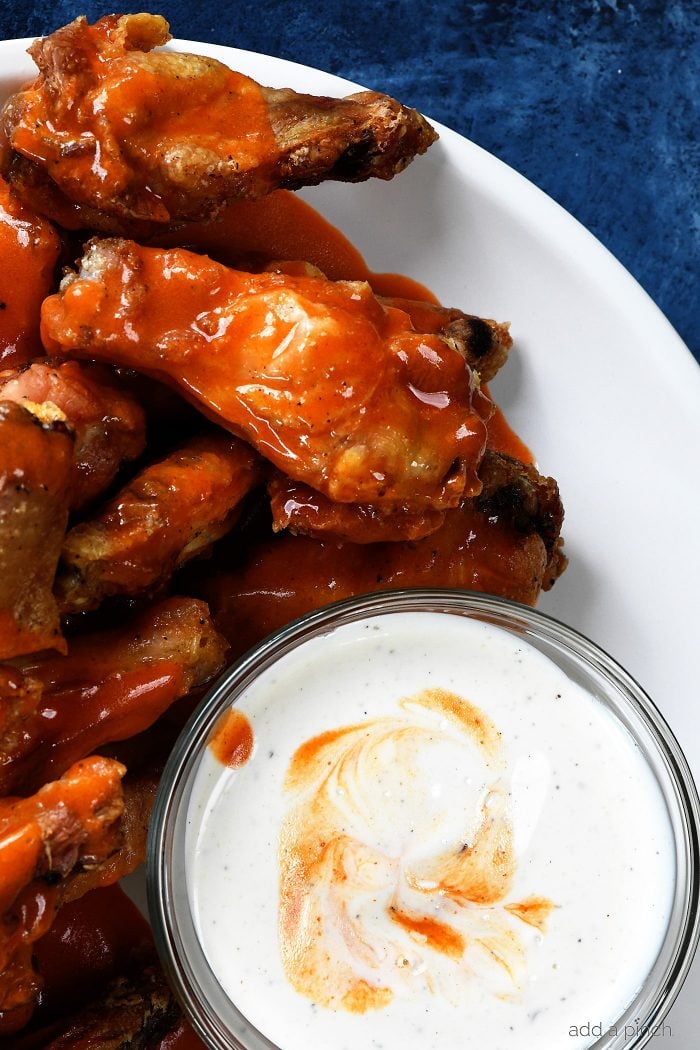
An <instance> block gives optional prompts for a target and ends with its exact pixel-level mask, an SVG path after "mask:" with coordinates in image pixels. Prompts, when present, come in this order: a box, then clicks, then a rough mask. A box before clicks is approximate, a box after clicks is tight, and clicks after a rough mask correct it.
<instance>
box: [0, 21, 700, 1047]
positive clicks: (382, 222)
mask: <svg viewBox="0 0 700 1050" xmlns="http://www.w3.org/2000/svg"><path fill="white" fill-rule="evenodd" d="M29 42H30V41H6V42H4V43H0V70H2V75H1V77H0V97H2V96H4V95H5V94H6V93H7V92H8V91H9V90H11V89H12V88H13V87H14V86H16V85H17V84H18V83H19V82H21V81H22V80H26V79H28V78H30V77H32V76H33V75H34V67H33V65H32V63H31V61H30V60H29V59H28V57H27V56H26V55H25V54H24V51H25V49H26V47H27V46H28V44H29ZM171 46H172V45H171ZM175 46H176V47H177V48H178V50H182V49H184V50H190V51H196V52H198V53H201V54H206V55H211V56H212V57H215V58H218V59H220V60H221V61H223V62H225V63H226V64H227V65H230V66H232V67H233V68H235V69H239V70H240V71H241V72H243V73H247V74H248V75H250V76H252V77H254V78H255V79H256V80H258V81H260V82H262V83H265V84H269V85H274V86H280V87H281V86H289V87H293V88H296V89H297V90H301V91H307V92H312V93H317V94H329V95H342V94H346V93H348V92H350V91H354V90H357V85H353V84H350V83H349V82H347V81H344V80H340V79H339V78H337V77H334V76H331V75H330V74H327V73H322V72H320V71H318V70H313V69H309V68H307V67H305V66H299V65H296V64H294V63H291V62H286V61H282V60H280V59H275V58H269V57H266V56H263V55H257V54H253V53H251V52H246V51H238V50H235V49H232V48H225V47H217V46H213V45H207V44H199V43H194V42H190V41H178V42H176V44H175ZM437 127H438V130H439V131H440V135H441V138H440V141H439V142H438V143H437V144H436V145H435V146H433V147H432V148H431V149H430V150H429V152H428V154H427V155H426V156H425V157H421V158H419V159H418V160H417V161H415V162H414V163H413V164H412V165H411V166H410V167H409V168H408V169H407V171H406V172H404V173H403V174H402V175H400V176H399V177H398V178H397V179H395V180H394V181H393V182H390V183H380V182H368V183H364V184H362V185H359V186H347V185H343V184H338V183H336V184H331V183H329V184H327V185H324V186H321V187H318V188H314V189H310V190H306V191H303V196H304V197H305V198H306V199H307V200H308V201H309V202H310V203H311V204H313V205H314V207H316V208H317V209H318V210H319V211H320V212H322V213H323V214H324V215H325V216H326V217H327V218H329V219H330V220H331V221H332V222H333V223H335V224H336V225H337V226H338V227H339V228H340V229H341V230H342V231H343V232H344V233H345V234H346V235H347V236H348V237H349V238H350V240H351V241H352V242H353V243H354V244H355V245H356V246H357V247H358V248H359V249H360V251H361V252H362V254H363V255H364V257H365V259H366V261H367V263H368V265H369V266H370V268H371V269H373V270H376V271H394V272H396V271H399V272H401V273H405V274H408V275H410V276H411V277H415V278H417V279H418V280H419V281H422V282H423V283H425V284H427V285H428V286H429V287H430V288H431V289H432V290H433V291H434V292H435V293H436V294H437V295H438V296H439V297H440V299H441V300H442V301H443V302H444V303H446V304H448V305H453V306H459V307H461V308H463V309H465V310H467V311H469V312H472V313H477V314H482V315H484V316H488V317H495V318H497V319H499V320H510V322H511V325H512V327H511V331H512V334H513V336H514V339H515V343H516V347H515V350H514V352H513V355H512V357H511V360H510V361H509V363H508V365H507V366H506V368H505V370H504V372H503V374H502V375H501V376H499V377H498V378H497V380H496V381H494V383H493V384H492V390H493V392H494V394H495V396H496V398H497V400H498V401H499V403H500V404H501V405H502V407H503V408H504V409H505V411H506V414H507V416H508V418H509V420H510V421H511V423H512V424H513V426H514V427H515V429H516V430H517V431H518V433H519V434H520V435H521V436H522V437H523V438H524V439H525V441H526V442H527V443H528V444H529V445H530V446H531V448H532V449H533V451H534V452H535V455H536V457H537V460H538V463H539V466H540V469H541V470H542V471H543V472H544V473H548V474H552V475H553V476H554V477H556V478H557V479H558V481H559V485H560V488H561V493H562V498H563V501H564V505H565V508H566V522H565V537H566V547H567V552H568V555H569V558H570V565H569V568H568V569H567V571H566V573H565V574H564V576H563V577H562V578H561V580H559V582H558V583H557V584H556V586H555V588H554V590H553V591H552V592H550V594H548V595H545V596H543V598H542V601H541V603H540V608H542V609H543V610H545V611H546V612H549V613H551V614H553V615H554V616H557V617H558V618H559V619H561V620H564V621H565V622H566V623H569V624H571V625H572V626H574V627H576V628H578V629H579V630H581V631H583V632H584V634H587V635H588V636H589V637H590V638H592V639H594V640H595V641H596V642H598V643H599V644H600V645H601V646H602V647H603V648H605V649H607V650H608V652H610V653H611V654H612V655H613V656H614V657H615V658H616V659H617V660H619V661H620V662H621V663H622V664H623V665H624V666H625V667H627V669H628V670H629V671H630V672H631V673H632V674H633V675H634V676H635V677H636V678H637V679H638V680H639V682H640V683H641V684H642V686H643V687H644V688H645V689H646V690H647V692H648V693H649V694H650V695H651V697H652V698H653V699H654V700H655V702H656V704H657V705H658V707H659V708H660V709H661V711H662V713H663V714H664V715H665V717H666V719H667V720H668V722H669V723H670V725H671V728H672V729H673V730H674V732H675V733H676V735H677V737H678V739H679V740H680V743H681V745H682V746H683V748H684V749H685V751H686V754H687V756H688V759H689V761H690V763H691V766H693V768H694V771H695V773H696V776H697V775H698V774H700V697H699V696H698V688H697V678H698V671H697V649H698V644H699V642H698V628H699V627H700V617H699V616H698V608H699V600H698V596H699V595H700V572H699V571H698V557H697V548H696V542H697V540H696V537H697V534H698V531H699V526H700V496H699V495H698V492H699V489H698V464H699V463H700V426H699V425H698V418H699V416H700V370H699V369H698V367H697V364H696V363H695V361H694V359H693V358H692V356H691V354H690V352H689V351H688V350H687V348H686V347H685V345H684V344H683V343H682V342H681V340H680V339H679V338H678V336H677V335H676V333H675V332H674V330H673V329H672V328H671V326H670V325H669V323H668V322H667V321H666V319H665V318H664V317H663V315H662V314H661V313H660V312H659V310H658V309H657V308H656V306H654V304H653V303H652V301H651V300H650V299H649V297H648V296H647V295H646V293H645V292H644V291H642V289H641V288H640V287H639V285H638V284H637V283H636V282H635V281H634V279H633V278H632V277H631V276H630V275H629V274H628V273H627V271H626V270H624V269H623V267H622V266H621V265H620V264H619V263H618V262H617V261H616V260H615V259H614V258H613V257H612V256H611V255H610V254H609V252H608V251H607V250H606V249H605V248H603V246H602V245H601V244H600V243H599V242H598V241H597V240H595V238H594V237H592V236H591V234H589V233H588V232H587V231H586V230H585V229H584V228H583V227H582V226H581V225H579V223H577V222H576V220H575V219H573V218H572V217H571V216H570V215H568V213H567V212H565V211H564V210H563V209H562V208H560V207H559V205H557V204H555V203H554V202H553V201H552V200H550V198H548V197H547V196H546V195H545V194H544V193H542V192H541V191H540V190H538V189H536V188H535V187H534V186H533V185H531V184H530V183H529V182H527V181H526V180H525V179H524V178H522V177H521V176H520V175H518V174H517V173H516V172H514V171H512V170H511V169H510V168H508V167H507V166H506V165H505V164H503V163H502V162H500V161H499V160H497V159H496V158H494V157H492V156H490V155H489V154H487V153H485V152H484V151H483V150H482V149H480V148H479V147H478V146H475V145H474V144H473V143H471V142H468V141H467V140H465V139H463V138H461V137H460V136H459V135H457V134H455V133H454V132H452V131H449V130H448V129H446V128H442V127H440V126H439V125H438V126H437ZM699 999H700V962H699V961H696V964H695V966H694V967H693V970H692V971H691V975H690V977H689V979H688V981H687V983H686V985H685V988H684V990H683V992H682V993H681V995H680V997H679V999H678V1001H677V1003H676V1005H675V1007H674V1009H673V1011H672V1013H671V1015H670V1017H669V1019H668V1021H667V1023H668V1024H670V1025H671V1027H672V1030H673V1035H674V1037H675V1038H674V1042H673V1046H674V1047H675V1048H676V1050H690V1047H692V1046H694V1045H695V1039H696V1034H697V1024H696V1019H695V1016H696V1013H697V1008H696V1006H695V1004H696V1003H697V1002H698V1000H699ZM586 1020H589V1019H588V1018H581V1019H572V1023H584V1022H585V1021H586ZM590 1020H591V1021H593V1022H594V1021H595V1020H596V1019H595V1018H590Z"/></svg>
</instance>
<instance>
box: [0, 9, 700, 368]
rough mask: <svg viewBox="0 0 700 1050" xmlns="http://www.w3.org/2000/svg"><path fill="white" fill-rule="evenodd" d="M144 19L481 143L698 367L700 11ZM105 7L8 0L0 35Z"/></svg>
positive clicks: (339, 12)
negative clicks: (635, 289)
mask: <svg viewBox="0 0 700 1050" xmlns="http://www.w3.org/2000/svg"><path fill="white" fill-rule="evenodd" d="M144 6H146V8H148V5H147V4H146V5H144ZM136 9H138V8H136ZM152 9H153V10H155V11H157V12H159V13H162V14H163V15H165V17H166V18H167V19H168V20H169V21H170V24H171V31H172V33H173V35H174V36H181V37H189V38H190V39H196V40H206V41H212V42H217V43H221V44H229V45H232V46H235V47H241V48H246V49H248V50H251V51H261V52H264V53H266V54H271V55H277V56H279V57H282V58H288V59H292V60H294V61H297V62H302V63H304V64H306V65H311V66H317V67H318V68H320V69H324V70H327V71H329V72H331V73H337V74H339V75H341V76H344V77H347V78H348V79H350V80H355V81H358V82H359V83H361V84H363V85H365V86H367V87H371V88H375V89H377V90H380V91H386V92H388V93H389V94H393V95H395V96H396V97H397V98H399V99H401V101H402V102H405V103H407V104H409V105H412V106H416V107H417V108H418V109H420V110H421V111H423V112H424V113H426V114H428V115H429V116H431V117H433V118H434V119H435V120H438V121H441V122H442V123H444V124H447V125H448V126H450V127H452V128H454V129H455V130H456V131H459V132H461V133H462V134H464V135H466V136H467V137H468V138H470V139H472V140H473V141H475V142H477V143H478V144H479V145H480V146H483V147H484V148H485V149H487V150H489V152H491V153H494V154H495V155H496V156H498V157H500V158H501V159H502V160H504V161H505V162H506V163H507V164H510V165H511V166H512V167H513V168H515V169H517V170H518V171H520V172H521V173H522V174H523V175H525V176H526V177H527V178H529V179H530V180H531V181H532V182H534V183H535V184H536V185H537V186H539V187H541V188H542V189H543V190H545V191H546V192H547V193H549V194H550V196H552V197H554V198H555V200H557V201H559V203H560V204H562V205H563V206H564V207H565V208H566V209H567V210H568V211H570V212H571V213H572V214H573V215H575V216H576V218H578V219H579V220H580V221H581V222H582V223H583V224H584V225H585V226H587V227H588V228H589V229H590V230H591V231H592V232H593V233H594V234H595V235H596V236H597V237H598V238H599V239H600V240H601V241H602V242H603V244H605V245H606V246H607V247H608V248H609V249H610V250H611V251H612V252H613V254H614V255H616V256H617V258H618V259H619V260H620V261H621V262H622V263H623V264H624V265H625V266H626V267H627V269H628V270H630V271H631V273H632V274H634V276H635V277H636V278H637V280H638V281H639V282H640V284H641V285H642V286H643V287H644V288H645V289H646V290H647V292H648V293H649V294H650V295H651V297H652V299H654V300H655V301H656V303H657V304H658V305H659V306H660V308H661V309H662V310H663V312H664V313H665V314H666V316H667V317H668V319H669V320H670V321H671V323H672V324H673V325H674V327H675V328H676V330H677V331H678V332H679V334H680V335H681V337H682V338H683V339H684V340H685V341H686V343H687V344H688V346H689V347H690V348H691V350H692V351H693V353H694V354H695V355H696V357H698V358H699V359H700V304H699V297H698V285H699V284H700V280H699V278H700V107H699V102H698V97H699V96H700V4H698V3H695V2H692V0H637V2H634V3H632V2H629V0H550V2H538V0H510V2H505V0H504V2H497V0H492V2H487V3H474V2H467V3H464V2H462V3H460V2H455V3H440V2H438V3H436V4H432V5H428V4H421V3H411V2H406V0H383V2H382V0H364V2H361V3H359V4H358V3H355V4H349V3H343V2H341V0H324V2H323V3H311V2H303V0H256V2H251V0H236V2H234V3H231V4H223V3H220V2H217V3H215V2H213V0H207V2H204V3H191V2H190V3H184V2H177V0H175V2H173V0H170V2H168V0H161V2H159V3H156V4H154V6H153V8H152ZM108 10H109V8H107V7H105V6H104V5H103V4H94V3H80V2H78V3H75V2H58V3H56V2H50V3H49V2H46V0H43V2H42V0H39V2H34V3H31V2H29V3H26V4H25V5H24V6H23V7H20V5H19V4H16V3H15V4H10V3H9V2H8V0H3V3H2V5H1V6H0V36H2V37H21V36H32V35H37V34H42V33H46V32H49V31H50V30H52V29H54V28H56V27H57V26H59V25H62V24H63V23H64V22H68V21H70V20H71V19H72V18H74V17H75V16H76V15H78V14H87V15H88V17H89V18H90V19H91V20H92V19H94V18H96V17H98V16H99V15H101V14H104V13H106V12H107V11H108ZM126 10H129V8H126Z"/></svg>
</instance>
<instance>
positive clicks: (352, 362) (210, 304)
mask: <svg viewBox="0 0 700 1050" xmlns="http://www.w3.org/2000/svg"><path fill="white" fill-rule="evenodd" d="M82 274H83V276H81V277H80V278H78V279H77V280H75V281H73V282H72V283H70V284H68V285H67V286H66V287H65V288H64V290H63V292H62V294H61V295H60V296H52V297H50V298H49V299H47V300H46V301H45V303H44V307H43V311H42V338H43V339H44V342H45V344H46V346H47V348H48V349H49V350H50V351H51V352H59V353H64V354H71V353H75V354H77V355H78V356H84V355H85V356H90V357H93V358H98V359H100V360H105V361H109V362H110V363H112V364H121V365H127V366H130V367H137V368H140V369H142V370H146V371H149V372H151V373H153V374H154V375H157V376H158V375H159V376H161V377H163V378H166V379H169V380H170V381H174V382H176V383H177V384H178V385H179V387H180V388H181V389H182V391H183V392H184V393H185V394H186V395H187V396H189V397H190V398H193V399H194V400H195V401H196V402H197V403H198V404H199V406H200V408H202V409H203V410H204V411H206V412H207V413H208V414H210V415H211V416H213V417H214V418H216V419H217V420H218V421H219V422H220V423H222V424H224V425H226V426H228V427H230V428H231V429H232V430H233V431H234V432H237V433H239V434H241V435H242V436H244V437H245V438H247V440H249V441H251V442H252V443H253V444H254V445H255V446H256V447H257V448H258V449H259V451H260V452H261V453H262V454H263V455H264V456H265V457H266V458H268V459H270V460H271V461H272V462H273V463H274V464H275V465H276V466H278V467H280V469H282V470H284V471H285V472H286V473H287V474H289V475H290V476H291V477H294V478H296V479H297V480H300V481H306V482H307V483H309V484H310V485H312V487H314V488H316V489H318V490H319V491H321V492H323V493H324V494H325V495H328V496H329V497H330V498H331V499H335V500H339V501H340V502H365V501H369V502H377V503H381V504H394V503H396V502H402V503H410V504H412V505H414V506H416V507H423V506H435V507H446V506H454V505H456V503H457V502H458V501H459V499H460V497H461V496H462V495H463V494H464V493H467V494H475V493H476V492H478V491H479V487H480V486H479V482H478V479H477V477H476V468H477V466H478V463H479V460H480V458H481V455H482V453H483V450H484V446H485V443H486V423H485V421H486V420H487V419H488V418H489V416H490V414H491V412H492V404H491V402H490V400H489V399H488V398H486V397H485V396H484V395H483V394H482V393H481V392H480V391H479V390H478V384H477V382H476V380H475V378H474V375H473V373H472V372H471V371H470V369H469V368H468V366H467V365H466V363H465V361H464V359H463V357H462V356H461V354H460V353H459V352H458V351H457V350H455V349H453V348H452V347H451V346H449V345H448V343H447V342H446V341H445V340H443V339H442V338H441V337H439V336H435V335H431V334H422V333H417V332H415V330H414V329H413V326H412V325H411V322H410V318H409V317H408V315H407V314H406V313H404V312H403V311H401V310H397V309H394V308H391V307H383V306H382V305H381V304H380V303H379V302H378V301H377V299H376V298H375V297H374V295H373V294H372V292H371V289H370V288H369V285H367V284H365V283H362V282H347V283H346V282H331V281H327V280H325V279H324V278H317V277H291V276H287V275H285V274H278V273H262V274H247V273H243V272H238V271H233V270H229V269H226V268H224V267H222V266H220V265H218V264H216V263H213V262H212V261H211V260H209V259H206V258H204V257H202V256H198V255H194V254H193V253H191V252H185V251H182V250H177V249H172V250H170V251H164V250H161V249H144V248H141V247H139V246H138V245H136V244H135V243H134V242H129V241H118V240H110V241H102V242H97V243H93V245H92V247H91V248H90V249H89V250H88V253H87V255H86V257H85V259H84V261H83V267H82ZM124 287H127V288H128V289H129V291H128V294H127V295H126V296H123V289H124Z"/></svg>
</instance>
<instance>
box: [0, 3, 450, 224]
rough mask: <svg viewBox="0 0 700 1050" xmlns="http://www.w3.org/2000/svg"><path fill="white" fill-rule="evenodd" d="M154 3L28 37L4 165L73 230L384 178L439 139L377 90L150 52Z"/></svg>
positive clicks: (201, 212)
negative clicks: (333, 87)
mask: <svg viewBox="0 0 700 1050" xmlns="http://www.w3.org/2000/svg"><path fill="white" fill-rule="evenodd" d="M169 38H170V36H169V33H168V24H167V22H166V21H165V20H164V19H163V18H161V17H160V16H157V15H148V14H139V15H123V16H121V17H119V16H117V15H110V16H107V17H105V18H101V19H100V20H99V21H98V22H97V23H95V25H88V23H87V21H86V20H85V18H78V19H76V21H75V22H71V23H70V25H67V26H64V27H63V28H62V29H59V30H57V31H56V32H55V33H53V34H52V35H51V36H49V37H45V38H44V39H41V40H37V41H36V42H35V43H34V44H33V45H32V47H31V48H30V49H29V51H30V54H31V55H32V57H33V58H34V60H35V62H36V64H37V66H38V67H39V77H38V78H37V79H36V80H35V81H34V82H33V83H32V84H30V85H29V86H28V87H26V88H24V89H23V90H22V91H20V92H18V93H17V94H16V95H15V96H13V97H12V98H11V99H10V100H9V102H8V103H7V104H6V106H5V111H4V127H5V133H6V136H7V139H8V141H9V143H10V146H11V148H12V150H13V151H14V153H13V154H11V156H10V160H9V164H8V165H7V172H6V173H7V176H8V178H9V179H10V181H11V182H12V183H13V185H14V186H15V187H16V189H17V191H18V192H19V193H20V194H21V195H22V196H23V197H24V198H25V199H27V200H31V201H32V202H33V203H34V204H35V205H36V206H37V207H38V209H39V210H40V211H42V212H43V213H44V214H47V215H49V216H51V217H54V218H56V219H57V220H58V221H59V222H60V223H61V224H62V225H65V226H67V227H68V228H77V227H87V228H90V229H95V230H102V231H107V232H125V231H131V232H132V233H133V232H134V223H138V224H143V223H144V222H145V223H160V224H162V223H168V222H171V221H180V220H183V219H185V220H186V219H199V218H205V217H208V216H211V215H212V214H215V213H216V212H217V210H219V209H221V208H222V207H223V206H224V205H225V204H226V202H228V201H231V200H236V199H243V198H254V197H260V196H263V195H264V194H266V193H269V192H270V190H272V189H275V188H276V187H279V186H282V187H287V188H289V189H296V188H298V187H300V186H308V185H314V184H316V183H318V182H321V181H322V180H324V179H337V180H341V181H345V182H359V181H362V180H364V179H368V178H370V177H372V176H375V177H378V178H382V179H389V178H391V177H392V176H393V175H395V174H396V173H397V172H399V171H401V170H402V169H403V168H405V167H406V165H407V164H408V163H409V162H410V161H411V160H412V159H413V157H414V156H416V154H419V153H424V152H425V150H426V149H427V148H428V146H430V144H431V143H432V142H434V140H435V139H436V138H437V135H436V133H435V132H434V131H433V129H432V128H431V127H430V125H429V124H428V123H427V121H426V120H424V118H423V117H421V116H420V114H418V113H417V112H416V111H415V110H412V109H407V108H406V107H405V106H402V105H400V104H399V103H398V102H396V101H394V99H391V98H388V97H387V96H385V95H379V94H376V93H374V92H361V93H359V94H357V95H353V96H350V97H349V98H346V99H330V98H315V97H313V96H309V95H299V94H297V93H296V92H294V91H291V90H289V89H282V90H279V89H273V88H266V87H261V86H260V85H259V84H256V83H255V81H253V80H250V79H249V78H248V77H245V76H243V75H242V74H241V73H236V72H233V71H232V70H230V69H228V68H227V67H226V66H224V65H222V64H221V63H220V62H217V61H216V60H214V59H212V58H204V57H202V56H199V55H187V54H177V53H175V52H172V51H165V52H164V51H153V50H152V49H153V48H156V47H159V46H160V45H162V44H165V43H166V42H167V41H168V40H169Z"/></svg>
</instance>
